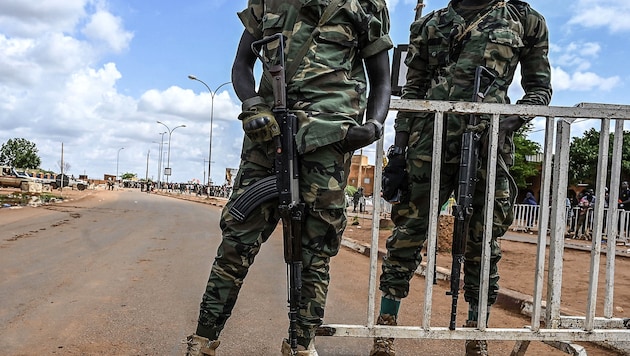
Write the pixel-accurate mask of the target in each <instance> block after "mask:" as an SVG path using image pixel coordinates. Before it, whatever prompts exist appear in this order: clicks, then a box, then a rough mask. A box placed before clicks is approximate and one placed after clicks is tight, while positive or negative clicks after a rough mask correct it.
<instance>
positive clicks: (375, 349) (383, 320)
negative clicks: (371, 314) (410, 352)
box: [370, 314, 396, 356]
mask: <svg viewBox="0 0 630 356" xmlns="http://www.w3.org/2000/svg"><path fill="white" fill-rule="evenodd" d="M376 323H377V324H378V325H396V317H395V316H393V315H389V314H382V315H379V316H378V319H377V320H376ZM395 355H396V350H394V338H385V337H377V338H374V346H372V351H370V356H395Z"/></svg>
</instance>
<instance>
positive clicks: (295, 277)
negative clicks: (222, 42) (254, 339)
mask: <svg viewBox="0 0 630 356" xmlns="http://www.w3.org/2000/svg"><path fill="white" fill-rule="evenodd" d="M284 40H285V39H284V36H283V35H282V34H276V35H273V36H268V37H265V38H263V39H261V40H259V41H255V42H253V43H252V51H254V53H256V56H258V58H259V59H260V60H261V61H262V63H263V66H264V70H265V71H266V72H267V73H268V74H269V76H268V78H270V79H271V85H272V86H273V94H274V105H273V108H272V112H273V115H274V117H275V119H276V121H277V122H278V125H279V126H280V136H279V137H276V138H274V142H275V145H276V158H275V162H274V172H275V175H273V176H269V177H267V178H265V179H261V180H259V181H258V182H256V183H255V184H253V185H252V186H251V187H249V188H248V189H247V190H246V191H245V192H244V193H243V194H242V195H241V196H240V197H238V198H237V199H236V201H235V202H234V204H233V205H232V207H231V208H230V210H229V213H230V214H231V215H232V216H233V217H234V219H236V220H237V221H244V220H245V219H246V218H247V216H249V214H250V213H251V212H252V211H253V210H254V209H255V208H256V207H257V206H258V205H260V204H261V203H262V202H264V201H268V200H270V199H273V198H278V200H279V202H278V209H279V212H280V218H281V219H282V232H283V241H284V261H285V262H286V264H287V286H288V304H289V344H290V346H291V349H292V350H293V351H294V352H295V350H297V315H298V312H299V306H300V296H301V290H302V241H301V238H302V224H303V219H304V209H305V204H304V203H303V202H301V201H300V192H299V181H298V179H299V165H298V163H299V162H298V156H297V148H296V145H295V135H296V134H297V117H296V116H295V114H292V113H291V112H289V110H288V109H287V97H286V77H285V69H284ZM273 42H275V43H277V44H278V46H277V54H276V56H275V57H274V56H269V58H270V60H269V62H268V61H267V60H266V59H265V57H264V56H262V55H261V54H260V53H261V50H262V49H263V47H265V49H267V45H269V44H270V43H273ZM271 61H273V64H272V63H271Z"/></svg>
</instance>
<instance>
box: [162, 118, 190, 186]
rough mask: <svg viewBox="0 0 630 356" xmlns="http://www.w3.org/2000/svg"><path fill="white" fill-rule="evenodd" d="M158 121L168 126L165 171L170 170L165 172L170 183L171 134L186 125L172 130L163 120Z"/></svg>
mask: <svg viewBox="0 0 630 356" xmlns="http://www.w3.org/2000/svg"><path fill="white" fill-rule="evenodd" d="M157 123H158V124H160V125H164V127H166V130H167V131H168V153H167V156H166V157H167V158H166V168H164V170H165V171H166V170H168V171H167V173H165V174H166V184H168V176H170V175H171V135H172V134H173V131H175V130H176V129H178V128H180V127H186V125H179V126H175V127H173V129H172V130H171V129H170V128H169V127H168V126H166V124H165V123H163V122H162V121H157ZM162 137H163V136H162Z"/></svg>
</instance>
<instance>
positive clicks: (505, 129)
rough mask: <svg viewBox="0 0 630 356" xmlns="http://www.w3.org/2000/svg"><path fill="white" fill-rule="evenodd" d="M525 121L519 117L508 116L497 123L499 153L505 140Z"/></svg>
mask: <svg viewBox="0 0 630 356" xmlns="http://www.w3.org/2000/svg"><path fill="white" fill-rule="evenodd" d="M524 123H525V121H524V120H523V118H521V117H520V116H519V115H510V116H507V117H505V118H502V119H501V120H500V121H499V152H500V150H502V149H503V145H505V138H506V137H507V136H511V135H512V134H513V133H514V132H516V131H518V129H520V128H521V126H523V124H524Z"/></svg>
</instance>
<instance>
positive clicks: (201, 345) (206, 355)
mask: <svg viewBox="0 0 630 356" xmlns="http://www.w3.org/2000/svg"><path fill="white" fill-rule="evenodd" d="M185 343H186V344H187V345H188V347H187V348H186V356H216V354H217V353H216V349H217V347H219V340H213V341H210V340H208V339H207V338H205V337H202V336H198V335H194V334H193V335H190V336H188V337H187V338H186V341H185Z"/></svg>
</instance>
